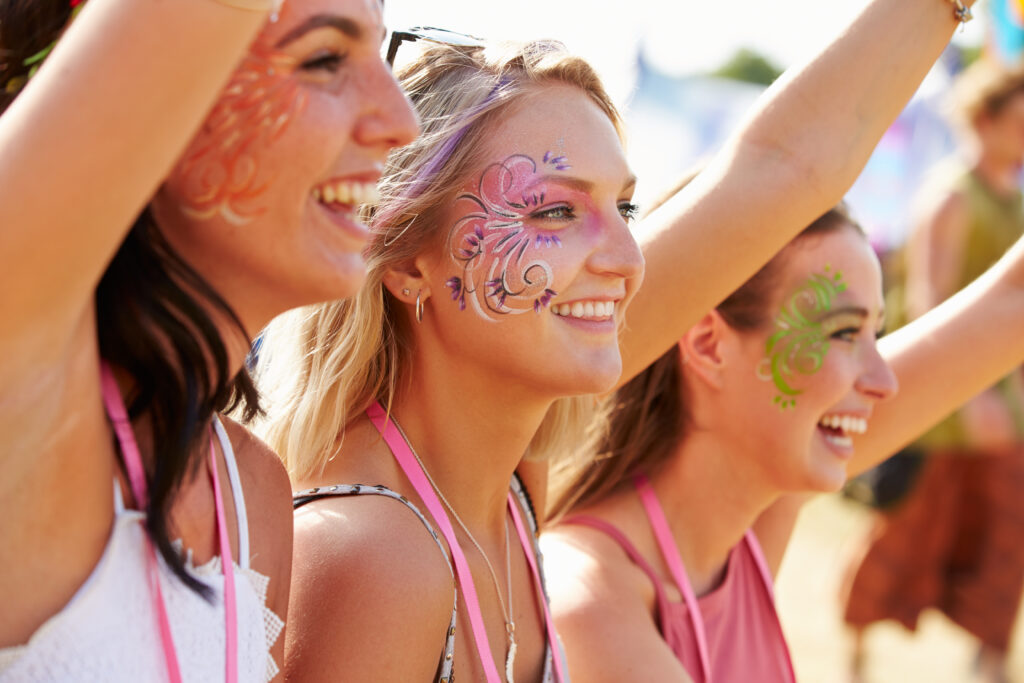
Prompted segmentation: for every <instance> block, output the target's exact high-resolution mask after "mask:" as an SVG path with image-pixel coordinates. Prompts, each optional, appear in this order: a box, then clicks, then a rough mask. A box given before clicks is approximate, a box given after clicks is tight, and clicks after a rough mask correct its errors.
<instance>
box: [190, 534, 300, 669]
mask: <svg viewBox="0 0 1024 683" xmlns="http://www.w3.org/2000/svg"><path fill="white" fill-rule="evenodd" d="M172 545H173V546H174V548H175V550H177V551H178V552H179V553H181V554H184V556H185V568H186V569H187V570H188V571H189V572H190V573H192V574H193V575H195V576H196V577H198V578H200V579H207V578H210V577H214V576H221V575H222V574H223V573H224V572H223V570H222V569H221V567H222V566H223V561H222V560H221V557H220V555H214V556H213V557H211V558H210V559H209V560H208V561H206V562H204V563H203V564H201V565H198V566H196V565H195V564H193V561H194V560H193V557H192V550H191V549H189V550H187V551H184V552H182V541H181V539H180V538H179V539H177V540H175V541H174V542H173V544H172ZM231 564H233V565H234V566H235V573H236V575H237V574H241V575H243V576H245V578H246V579H248V581H249V585H250V586H252V590H253V592H254V593H256V597H257V598H259V601H260V609H261V610H262V614H263V634H264V639H265V641H266V646H267V669H266V674H265V678H264V679H263V680H264V683H268V682H269V681H270V680H271V679H273V678H274V676H276V675H277V674H278V673H279V672H280V671H281V669H280V668H279V667H278V665H277V662H275V661H274V657H273V655H271V654H270V651H271V649H273V647H274V643H276V642H277V639H278V638H279V637H280V636H281V631H283V630H284V620H283V619H281V617H279V616H277V614H276V613H275V612H274V610H272V609H270V608H269V607H267V589H268V587H269V586H270V577H269V576H265V575H263V574H261V573H259V572H258V571H256V570H255V569H253V568H252V567H241V566H239V564H238V563H237V562H232V563H231Z"/></svg>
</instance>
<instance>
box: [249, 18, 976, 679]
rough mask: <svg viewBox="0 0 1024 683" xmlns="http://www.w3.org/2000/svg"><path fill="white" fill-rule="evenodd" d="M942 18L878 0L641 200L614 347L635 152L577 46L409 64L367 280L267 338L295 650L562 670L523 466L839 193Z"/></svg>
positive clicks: (445, 54)
mask: <svg viewBox="0 0 1024 683" xmlns="http://www.w3.org/2000/svg"><path fill="white" fill-rule="evenodd" d="M955 24H956V21H955V20H954V18H953V16H952V11H951V9H950V7H949V6H948V5H946V4H945V3H943V2H939V1H938V0H910V1H909V2H908V1H907V0H899V1H895V0H879V1H877V2H874V3H872V4H871V5H870V7H869V8H868V9H867V10H866V12H865V13H864V15H863V16H862V17H861V18H860V19H858V20H857V21H856V22H855V23H854V24H853V25H852V26H851V28H850V30H849V31H847V32H846V33H845V34H844V35H843V36H842V37H841V38H839V39H838V40H837V41H836V43H835V44H833V45H832V46H831V47H830V49H829V50H827V51H826V52H824V53H823V54H822V56H821V57H819V58H818V59H817V60H816V61H814V62H813V63H811V64H809V65H808V66H807V67H805V68H803V69H797V70H796V71H794V73H793V74H792V75H790V76H789V77H787V78H785V79H783V80H782V81H780V83H779V84H778V86H776V87H775V88H774V89H772V90H771V91H770V92H769V93H768V95H767V96H766V98H765V100H764V101H763V103H762V105H761V106H760V107H759V108H758V111H757V112H756V114H755V116H754V117H753V118H752V119H751V120H750V122H749V123H748V124H747V125H746V126H745V127H744V128H743V129H742V130H741V131H740V132H739V133H738V134H737V135H736V137H735V138H734V139H733V140H732V142H731V143H730V144H729V145H728V146H727V147H726V148H725V150H724V151H723V152H722V153H721V154H720V155H719V156H718V158H717V159H716V160H715V161H714V162H712V163H711V164H710V165H709V167H708V168H707V170H706V171H705V172H704V173H703V174H702V175H701V177H700V178H699V179H698V180H697V181H695V182H694V184H693V185H691V186H690V187H689V188H688V189H687V190H686V191H684V192H683V193H680V195H678V196H677V197H676V198H675V199H673V200H672V201H671V202H669V203H668V204H666V206H665V207H664V208H663V209H662V210H661V211H659V212H657V213H656V214H655V215H653V216H652V217H651V219H650V221H649V222H647V223H645V224H644V225H643V226H641V228H640V234H641V238H642V242H643V244H644V250H645V252H646V257H647V286H646V288H645V289H644V290H642V291H641V292H640V293H639V294H638V295H637V296H636V298H635V300H634V301H633V304H632V307H631V309H630V310H631V313H630V316H629V319H628V321H627V325H626V327H625V333H624V336H623V337H622V340H621V341H622V345H623V346H622V353H621V355H620V348H619V341H620V340H619V334H618V331H619V330H618V328H619V327H620V323H621V322H622V321H623V317H622V316H623V312H624V309H625V307H626V305H627V303H629V301H630V300H631V299H633V294H634V293H635V292H636V289H637V286H638V285H639V281H640V276H641V270H642V262H641V257H640V252H639V250H638V249H637V246H636V243H635V242H634V240H633V237H632V235H631V233H630V231H629V229H628V227H627V221H628V220H629V218H630V217H631V216H632V214H633V212H634V207H633V206H632V203H631V196H632V190H633V183H634V179H633V176H632V174H631V173H630V171H629V169H628V167H627V165H626V162H625V158H624V154H623V150H622V141H621V136H620V132H619V120H618V116H617V115H616V113H615V110H614V108H613V107H612V106H611V104H610V102H609V100H608V98H607V96H606V95H605V93H604V91H603V89H602V88H601V86H600V83H599V81H598V80H597V78H596V77H595V76H594V74H593V72H592V70H591V69H590V68H589V67H588V66H587V65H586V64H585V63H584V62H582V61H581V60H579V59H578V58H574V57H572V56H570V55H567V54H566V53H565V52H564V50H562V49H561V48H560V47H559V46H557V45H556V44H552V43H534V44H530V45H526V46H523V47H520V48H500V47H479V46H463V47H445V46H440V47H435V46H432V47H430V48H428V49H427V50H426V51H425V52H424V54H423V55H422V56H421V57H420V58H419V59H417V60H416V61H415V62H413V63H412V64H410V65H409V66H408V67H406V68H405V69H403V70H402V71H401V72H400V74H399V76H400V80H401V83H402V85H403V86H404V87H405V88H406V90H407V92H408V93H409V95H410V97H411V99H412V100H413V103H414V105H415V106H416V107H417V110H418V112H419V114H420V118H421V121H422V123H423V128H424V134H423V135H422V136H421V138H420V139H419V140H418V141H417V142H416V143H414V144H413V145H411V146H409V147H406V148H405V149H403V150H401V151H399V152H398V153H396V154H395V155H393V156H392V158H391V159H390V161H389V164H388V168H387V170H386V171H385V178H384V182H383V184H382V199H381V202H380V203H379V204H378V206H377V207H376V212H375V214H374V216H373V217H372V220H371V226H372V228H373V231H374V238H373V240H372V241H371V245H370V249H369V255H368V264H369V275H368V285H367V287H366V288H365V289H364V291H363V292H362V293H361V294H360V295H359V296H358V297H357V298H355V299H353V300H352V301H350V302H347V303H337V304H330V305H326V306H319V307H316V308H315V309H312V310H307V311H304V312H302V313H301V314H297V315H293V316H289V318H290V319H289V320H282V321H279V322H278V323H276V324H275V325H273V326H271V328H270V329H269V331H268V334H267V339H266V343H265V345H264V349H263V352H262V353H263V354H264V355H263V358H262V359H261V363H262V364H263V370H265V371H266V373H267V374H264V375H262V377H261V382H264V383H263V386H264V387H266V388H267V391H268V401H269V413H270V425H269V428H268V429H267V431H266V432H265V434H266V435H267V438H268V440H269V442H270V443H271V445H272V446H273V447H275V448H276V449H277V450H278V452H279V453H281V455H282V456H283V457H284V459H285V462H286V463H287V464H288V467H289V469H290V471H291V474H292V477H293V482H294V483H295V484H296V486H297V487H298V488H303V489H306V490H304V491H302V492H300V493H299V494H298V497H297V502H298V503H299V504H300V505H301V507H300V509H299V510H298V511H297V513H296V526H295V533H296V552H295V562H294V566H293V570H294V573H293V584H292V600H293V605H294V611H293V612H292V613H293V614H294V615H295V619H293V622H292V624H291V630H290V635H289V637H288V642H287V644H286V651H287V653H286V659H287V669H288V671H289V676H291V677H293V678H295V679H296V680H302V679H307V680H308V679H312V678H315V677H316V676H317V675H318V673H319V672H322V671H324V670H330V671H341V670H344V671H345V672H346V673H347V674H348V675H350V676H352V677H353V678H358V677H373V678H380V677H382V676H383V677H386V678H389V679H393V680H425V679H428V678H429V679H434V680H446V679H448V678H449V677H450V676H451V674H452V672H453V671H454V673H455V675H457V677H458V678H460V679H462V678H467V679H472V680H480V679H486V680H488V681H493V682H496V681H498V680H501V679H505V680H509V681H511V680H519V681H538V680H545V679H547V678H548V677H549V676H551V675H552V673H553V674H554V675H555V677H557V678H559V679H562V680H565V677H566V672H565V671H564V669H563V667H561V666H560V658H559V657H558V656H557V652H558V647H557V644H556V639H555V638H554V636H553V633H552V629H551V623H550V620H549V619H548V618H547V614H546V613H547V609H546V600H545V599H544V596H543V589H542V587H541V577H540V571H539V566H538V565H539V562H538V558H537V557H536V553H535V551H534V548H533V539H532V533H531V529H529V527H530V526H532V525H531V524H530V519H529V518H530V517H531V514H530V512H531V511H530V509H529V508H530V505H529V503H528V497H527V494H526V492H525V491H523V487H522V486H521V485H520V483H519V482H518V481H517V480H516V479H515V478H514V477H513V474H514V472H515V471H516V469H517V467H518V466H519V465H520V463H521V461H522V460H523V458H524V456H528V457H530V458H533V459H540V458H544V457H546V456H547V455H548V454H549V453H552V452H559V451H562V450H564V449H565V448H569V447H571V446H572V445H573V444H575V443H576V442H577V441H578V439H579V435H580V434H581V433H582V432H583V431H584V429H585V428H586V426H587V425H588V424H590V418H589V417H588V413H590V412H592V409H593V405H594V404H593V399H592V398H590V395H592V394H595V393H601V392H605V391H607V390H609V389H610V388H612V387H613V386H614V385H615V383H616V382H617V381H618V378H619V377H620V375H621V373H622V370H623V367H625V369H626V373H627V375H632V374H634V373H635V372H637V371H638V370H639V369H640V368H642V367H644V366H646V365H647V364H648V363H649V362H650V361H651V360H653V359H654V358H655V357H656V356H657V355H659V354H660V353H661V352H662V351H663V350H664V348H667V347H668V346H669V345H671V344H672V343H673V340H674V339H677V338H678V336H679V335H681V334H682V333H683V332H684V331H685V329H686V327H687V326H688V325H690V324H691V323H692V321H693V320H694V319H696V318H697V317H699V316H700V315H701V313H702V312H703V311H706V310H707V309H708V308H710V307H711V306H713V305H714V303H715V302H717V301H718V300H720V299H721V298H722V297H723V296H724V295H725V294H727V293H728V292H729V291H730V290H731V289H733V288H734V287H735V284H736V283H737V282H740V281H742V280H743V279H744V278H745V277H748V276H749V274H750V273H752V272H753V271H754V270H756V269H757V268H758V267H759V266H760V265H761V264H762V263H763V261H764V260H766V259H767V258H768V257H769V256H770V255H771V254H772V253H774V252H775V251H776V250H777V249H779V248H780V247H781V246H782V245H783V244H784V243H785V242H786V241H787V240H788V239H789V238H790V237H791V236H792V233H793V232H794V228H793V226H794V225H800V224H802V223H805V222H806V221H808V220H810V219H811V218H812V217H814V216H816V215H818V214H820V213H821V212H822V211H824V210H825V209H826V208H827V207H829V206H831V205H832V204H834V203H835V202H836V201H838V199H839V198H840V197H841V195H842V193H843V192H844V191H845V189H846V188H847V186H848V185H849V184H850V183H851V182H852V181H853V179H854V178H855V177H856V175H857V173H858V172H859V170H860V167H861V166H862V165H863V163H864V162H865V160H866V159H867V156H868V154H869V153H870V150H871V148H872V147H873V145H874V144H875V142H876V141H877V140H878V138H879V137H880V136H881V134H882V132H883V131H884V130H885V129H886V128H887V126H888V124H889V122H890V121H891V120H892V119H893V118H894V117H895V115H896V113H897V112H898V110H899V109H900V108H901V106H902V105H903V103H904V102H905V100H906V99H907V98H908V97H909V95H910V93H911V92H912V91H913V90H914V88H915V87H916V84H917V82H918V81H919V80H920V78H921V77H922V76H923V75H924V73H925V72H926V71H927V69H928V66H929V65H930V63H931V62H932V60H933V59H934V58H935V56H936V55H937V54H938V53H939V51H940V50H941V49H942V46H943V45H944V44H945V42H946V41H947V40H948V38H949V35H950V34H951V32H952V30H953V28H954V27H955ZM911 46H912V47H911ZM892 63H896V64H899V65H900V68H899V69H893V68H891V64H892ZM782 197H784V198H785V200H784V201H781V200H780V198H782ZM289 330H290V331H289ZM289 358H291V361H289ZM573 397H575V398H573ZM382 436H383V439H382ZM367 494H369V495H367ZM529 494H530V495H532V496H533V497H534V502H535V503H538V504H539V505H540V506H541V507H543V498H544V495H543V491H542V490H538V489H536V488H534V489H532V490H530V491H529ZM396 500H397V502H396ZM410 508H411V509H410ZM428 516H429V518H428ZM424 525H426V526H427V527H428V528H431V529H432V528H433V527H435V526H436V527H437V528H438V530H439V531H438V533H439V534H440V535H443V536H444V537H445V538H444V540H443V541H441V540H436V539H435V538H432V537H431V535H430V534H429V533H427V532H426V531H425V530H424ZM435 540H436V542H435ZM449 558H450V560H451V564H452V565H454V570H453V569H452V568H451V565H450V564H449ZM396 653H401V655H400V656H396ZM453 653H454V654H453ZM453 662H454V669H453V668H452V667H453ZM382 672H383V673H382Z"/></svg>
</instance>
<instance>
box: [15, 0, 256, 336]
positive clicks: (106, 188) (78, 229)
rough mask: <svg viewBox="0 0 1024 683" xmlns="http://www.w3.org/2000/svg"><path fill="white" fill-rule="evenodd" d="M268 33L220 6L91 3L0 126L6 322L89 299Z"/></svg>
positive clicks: (142, 0)
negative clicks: (244, 59) (260, 33)
mask: <svg viewBox="0 0 1024 683" xmlns="http://www.w3.org/2000/svg"><path fill="white" fill-rule="evenodd" d="M265 19H266V16H265V14H264V13H262V12H254V11H245V10H239V9H236V8H232V7H228V6H226V5H224V4H221V3H219V2H217V1H216V0H174V1H173V2H167V1H165V0H89V2H88V3H87V5H86V6H85V7H84V9H83V11H82V12H81V14H80V16H79V17H78V18H77V19H76V20H75V22H74V23H73V24H72V26H71V27H70V28H69V30H68V31H67V32H66V34H65V35H64V37H63V38H62V39H61V41H60V43H59V44H58V45H57V47H56V49H55V50H54V51H53V53H52V54H51V55H50V56H49V58H48V59H47V61H46V63H45V64H44V65H43V67H42V68H41V69H40V71H39V73H38V74H37V75H36V76H35V77H34V78H33V79H32V80H31V81H30V82H29V83H28V84H27V85H26V86H25V88H24V90H23V91H22V93H21V95H20V96H19V97H18V99H16V100H15V101H14V103H13V104H12V105H11V107H10V108H9V109H8V110H7V112H5V113H4V114H3V116H2V117H0V226H3V228H2V230H0V266H2V268H0V271H2V272H3V273H4V278H5V282H6V283H8V285H10V286H8V287H6V288H5V289H6V290H7V292H8V296H0V314H2V315H3V317H4V319H6V320H12V321H20V320H22V319H24V318H25V317H28V316H32V315H33V312H34V311H35V310H37V309H38V308H39V307H43V306H49V307H63V306H62V305H63V304H64V303H65V301H64V300H63V299H61V300H50V299H48V298H46V297H45V296H44V295H43V293H44V292H51V293H53V292H55V293H56V294H60V296H61V297H69V296H73V297H76V301H78V302H80V303H81V304H83V305H84V302H86V301H88V300H89V299H90V298H91V296H92V289H93V287H94V286H95V283H96V281H97V280H98V279H99V276H100V273H102V271H103V269H104V268H105V267H106V263H107V262H108V260H109V259H110V257H111V255H112V254H113V253H114V251H115V249H116V248H117V245H118V244H119V243H120V242H121V240H122V239H123V237H124V234H125V233H126V232H127V230H128V228H129V227H130V225H131V223H132V221H133V219H134V218H135V216H136V215H137V214H138V213H139V211H140V210H141V209H142V207H143V206H144V205H145V203H146V202H147V201H148V199H149V198H150V196H151V195H152V194H153V193H154V191H155V190H156V188H157V187H158V185H159V184H160V182H161V181H162V180H163V178H164V177H165V175H166V174H167V172H168V171H169V169H170V168H171V166H172V164H173V162H174V161H175V159H176V158H177V157H178V155H179V154H180V153H181V152H182V150H183V149H184V147H185V145H186V143H187V142H188V141H189V139H190V138H191V136H192V135H193V133H194V132H195V130H196V129H197V127H198V126H199V124H200V123H201V121H202V120H203V117H204V115H205V113H206V111H207V110H208V109H209V107H210V106H211V105H212V104H213V102H214V99H215V97H216V95H217V93H218V91H219V89H220V88H221V87H222V86H223V84H224V83H225V81H226V80H227V78H228V76H229V75H230V73H231V71H232V69H233V68H234V66H235V64H236V63H237V62H238V60H239V58H240V57H241V56H242V55H243V53H244V51H245V49H246V47H247V45H248V44H249V43H250V42H251V40H252V39H253V37H254V35H255V33H256V31H257V30H258V29H259V27H260V26H261V25H262V24H263V22H264V21H265ZM55 281H56V284H53V283H54V282H55ZM15 282H17V283H18V286H17V288H15V287H14V286H13V283H15ZM51 285H52V286H51ZM57 285H59V286H57ZM16 289H17V296H10V294H12V293H13V292H15V290H16ZM56 294H55V296H56ZM51 299H52V297H51Z"/></svg>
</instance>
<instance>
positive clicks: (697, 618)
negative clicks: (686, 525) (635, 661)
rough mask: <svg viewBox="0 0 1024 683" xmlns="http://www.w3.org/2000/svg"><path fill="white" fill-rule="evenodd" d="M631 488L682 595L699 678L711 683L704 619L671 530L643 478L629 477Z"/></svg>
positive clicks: (645, 478) (709, 658) (640, 475)
mask: <svg viewBox="0 0 1024 683" xmlns="http://www.w3.org/2000/svg"><path fill="white" fill-rule="evenodd" d="M633 485H634V486H635V487H636V491H637V493H638V494H639V495H640V502H641V503H643V505H644V510H646V511H647V519H648V520H649V521H650V523H651V528H652V529H653V530H654V538H655V540H656V541H657V542H658V547H659V548H660V549H661V555H662V557H663V558H665V564H667V565H668V570H669V572H670V573H671V574H672V578H673V579H674V580H675V582H676V586H677V587H678V588H679V592H680V593H682V594H683V602H685V603H686V611H687V612H689V613H690V624H691V625H692V626H693V637H694V640H696V641H697V654H698V655H699V656H700V668H701V674H702V676H701V678H702V679H703V683H711V657H710V656H709V654H708V637H707V634H706V633H705V631H704V619H703V617H702V616H701V614H700V605H698V604H697V596H696V595H694V593H693V587H692V586H690V578H689V577H688V576H687V575H686V567H684V566H683V560H682V557H681V556H680V555H679V548H678V547H677V546H676V542H675V539H674V538H673V537H672V529H671V528H670V527H669V525H668V520H667V519H665V513H664V512H663V511H662V509H661V504H660V503H659V502H658V497H657V495H655V493H654V487H653V486H651V482H650V481H649V480H648V479H647V477H646V476H644V475H643V474H638V475H636V476H635V477H633Z"/></svg>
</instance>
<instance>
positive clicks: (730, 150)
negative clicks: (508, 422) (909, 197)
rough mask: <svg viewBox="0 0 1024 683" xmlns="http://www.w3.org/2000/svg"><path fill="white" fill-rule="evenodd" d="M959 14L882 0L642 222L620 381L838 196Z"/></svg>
mask: <svg viewBox="0 0 1024 683" xmlns="http://www.w3.org/2000/svg"><path fill="white" fill-rule="evenodd" d="M956 25H957V24H956V21H955V19H954V17H953V9H952V5H950V4H949V3H948V2H945V0H906V1H904V0H875V2H873V3H871V4H870V5H869V6H868V7H867V9H866V10H865V11H864V12H863V13H862V14H861V16H860V17H859V18H858V19H857V20H856V21H855V22H854V23H853V24H852V25H851V26H850V27H849V28H848V29H847V30H846V31H845V32H844V33H843V34H842V35H841V36H839V37H838V38H837V39H836V40H835V42H833V43H832V44H831V45H830V46H828V47H827V48H826V49H825V50H824V51H823V52H822V53H821V54H820V55H819V56H818V57H817V58H815V59H814V60H812V61H811V62H809V63H808V64H806V65H804V66H802V67H798V68H795V69H792V70H790V72H787V74H786V75H784V76H783V77H782V78H781V79H780V80H779V82H777V83H776V84H775V85H774V86H772V88H770V89H769V90H768V92H766V93H765V95H764V96H763V97H762V99H761V100H760V103H759V105H758V106H757V107H756V108H755V111H754V112H753V114H752V116H751V117H750V118H749V119H748V121H747V123H746V124H745V125H744V126H743V127H742V128H741V129H740V131H739V132H738V133H737V134H736V135H735V136H734V137H733V138H732V139H731V141H730V142H729V143H728V144H727V145H726V146H725V148H724V149H723V151H722V152H721V153H720V154H719V155H717V157H716V158H715V159H714V160H713V161H712V162H711V164H709V166H708V168H707V169H705V171H704V172H703V173H701V174H700V175H699V176H698V177H697V179H696V180H694V182H693V183H691V185H689V186H688V187H687V188H686V189H684V190H682V191H681V192H680V193H679V194H678V195H677V196H676V197H675V198H673V199H672V200H671V201H669V202H668V203H666V204H665V205H664V206H663V207H662V208H660V209H659V210H658V211H656V212H655V213H654V214H652V216H651V217H650V218H649V219H647V220H646V221H645V222H644V223H643V224H642V225H641V226H640V227H639V229H638V233H639V239H640V241H641V245H642V247H643V249H644V255H645V257H646V259H647V271H646V276H645V283H644V287H643V288H641V290H640V292H639V293H638V295H637V297H636V299H635V301H634V303H633V304H632V306H631V308H630V310H629V314H628V315H629V317H628V320H627V322H628V327H627V331H626V333H625V336H624V339H623V347H624V361H625V372H624V374H623V377H622V381H623V382H625V381H628V379H630V378H631V377H632V376H633V375H635V374H636V373H637V372H639V371H640V370H642V369H643V368H644V367H645V366H646V365H647V364H648V363H650V362H651V361H653V360H654V359H655V358H657V356H658V355H660V354H661V353H662V352H664V350H665V349H667V348H668V347H669V346H670V345H671V344H672V343H673V342H674V341H675V340H676V339H678V338H679V337H680V336H681V335H682V334H683V333H684V332H685V331H686V329H688V328H689V327H690V325H692V324H693V323H694V322H695V321H696V320H697V319H698V318H699V316H701V315H703V314H704V313H705V312H707V311H708V310H709V309H711V308H712V307H714V306H715V305H717V304H718V303H719V302H720V301H721V300H722V299H724V298H725V297H726V296H728V294H729V293H730V292H732V291H733V290H734V289H735V288H736V287H738V286H739V285H740V284H741V283H742V282H743V281H744V280H745V279H746V278H748V277H750V276H751V275H753V274H754V272H756V271H757V269H758V268H759V267H760V266H762V265H763V264H764V263H765V262H766V261H768V260H769V259H770V258H771V256H772V255H774V254H775V253H777V252H778V251H779V250H780V249H781V248H782V247H783V246H784V245H785V244H786V243H787V242H788V241H789V240H790V239H792V237H793V236H794V235H796V234H797V233H798V232H799V231H800V230H801V229H803V228H804V227H805V226H806V225H808V224H809V223H810V222H811V221H813V220H814V219H816V218H817V217H818V216H820V215H821V214H822V213H824V212H825V211H827V210H828V209H829V208H831V207H832V206H834V205H835V204H837V203H838V202H839V201H840V200H841V199H842V196H843V194H844V193H845V192H846V190H847V189H848V188H849V186H850V185H851V184H852V183H853V181H854V179H855V178H856V177H857V174H858V173H860V171H861V169H862V168H863V166H864V164H865V163H866V162H867V159H868V157H869V155H870V153H871V151H872V149H873V148H874V147H875V145H876V144H877V143H878V140H879V139H880V138H881V136H882V134H883V133H884V132H885V130H886V128H887V127H888V126H889V124H890V123H891V122H892V120H893V119H894V118H895V117H896V115H897V114H898V113H899V111H900V109H901V108H902V107H903V106H904V105H905V104H906V102H907V100H908V99H909V98H910V96H911V95H912V94H913V92H914V90H915V89H916V87H917V85H918V84H919V83H920V81H921V79H923V78H924V76H925V74H926V73H927V71H928V69H929V67H930V66H931V64H932V63H933V62H934V60H935V59H936V58H937V57H938V55H939V54H940V53H941V51H942V49H943V47H944V46H945V45H946V43H947V42H948V40H949V38H950V36H951V35H952V33H953V30H954V29H955V27H956Z"/></svg>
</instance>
